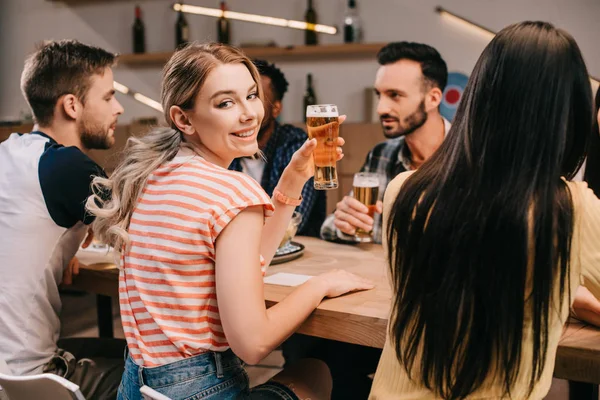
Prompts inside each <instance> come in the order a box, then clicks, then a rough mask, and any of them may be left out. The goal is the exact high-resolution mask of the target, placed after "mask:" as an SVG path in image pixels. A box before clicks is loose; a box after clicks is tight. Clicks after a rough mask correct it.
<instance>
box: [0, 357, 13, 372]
mask: <svg viewBox="0 0 600 400" xmlns="http://www.w3.org/2000/svg"><path fill="white" fill-rule="evenodd" d="M0 374H9V375H11V374H12V371H11V370H10V368H8V364H7V363H6V361H4V360H3V359H2V358H0Z"/></svg>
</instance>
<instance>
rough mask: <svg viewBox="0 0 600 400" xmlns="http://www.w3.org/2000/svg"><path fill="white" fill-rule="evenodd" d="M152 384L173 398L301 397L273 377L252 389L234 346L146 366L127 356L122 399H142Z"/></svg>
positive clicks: (279, 399) (290, 399)
mask: <svg viewBox="0 0 600 400" xmlns="http://www.w3.org/2000/svg"><path fill="white" fill-rule="evenodd" d="M143 385H146V386H149V387H151V388H152V389H154V390H156V391H157V392H159V393H162V394H164V395H165V396H167V397H169V398H170V399H173V400H195V399H242V400H244V399H248V400H298V396H296V394H294V392H293V391H292V390H291V389H290V388H288V387H287V386H285V385H283V384H281V383H278V382H273V381H269V382H267V383H265V384H263V385H260V386H257V387H255V388H252V389H249V386H248V375H247V374H246V371H245V370H244V367H243V365H242V362H241V360H240V359H239V358H238V357H237V356H236V355H235V354H233V352H232V351H231V350H227V351H224V352H206V353H203V354H199V355H197V356H194V357H190V358H186V359H183V360H180V361H176V362H173V363H170V364H165V365H161V366H159V367H152V368H145V367H140V366H139V365H137V364H136V363H135V362H134V361H133V359H132V358H131V356H127V360H126V362H125V372H124V373H123V378H122V379H121V385H120V386H119V393H118V396H117V399H118V400H142V399H143V398H142V395H141V393H140V388H141V387H142V386H143Z"/></svg>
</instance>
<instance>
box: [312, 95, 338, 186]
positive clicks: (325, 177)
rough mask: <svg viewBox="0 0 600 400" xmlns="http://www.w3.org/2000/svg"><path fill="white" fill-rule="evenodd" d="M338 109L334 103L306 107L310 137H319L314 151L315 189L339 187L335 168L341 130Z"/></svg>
mask: <svg viewBox="0 0 600 400" xmlns="http://www.w3.org/2000/svg"><path fill="white" fill-rule="evenodd" d="M338 116H339V114H338V109H337V106H336V105H334V104H317V105H310V106H307V107H306V127H307V129H308V137H309V138H310V139H313V138H315V139H317V147H316V149H315V151H314V152H313V158H314V162H315V189H317V190H327V189H337V187H338V177H337V171H336V169H335V166H336V159H337V138H338V135H339V131H340V123H339V121H338Z"/></svg>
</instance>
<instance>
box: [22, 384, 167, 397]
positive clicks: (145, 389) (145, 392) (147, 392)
mask: <svg viewBox="0 0 600 400" xmlns="http://www.w3.org/2000/svg"><path fill="white" fill-rule="evenodd" d="M140 392H142V397H143V398H144V400H171V398H170V397H167V396H165V395H164V394H161V393H158V392H157V391H156V390H154V389H152V388H151V387H149V386H142V388H141V389H140ZM11 400H12V399H11Z"/></svg>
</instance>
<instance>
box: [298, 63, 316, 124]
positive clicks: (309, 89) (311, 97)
mask: <svg viewBox="0 0 600 400" xmlns="http://www.w3.org/2000/svg"><path fill="white" fill-rule="evenodd" d="M313 104H317V96H315V90H314V89H313V81H312V74H307V75H306V92H304V111H303V112H302V113H303V115H304V122H306V107H308V106H310V105H313Z"/></svg>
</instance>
